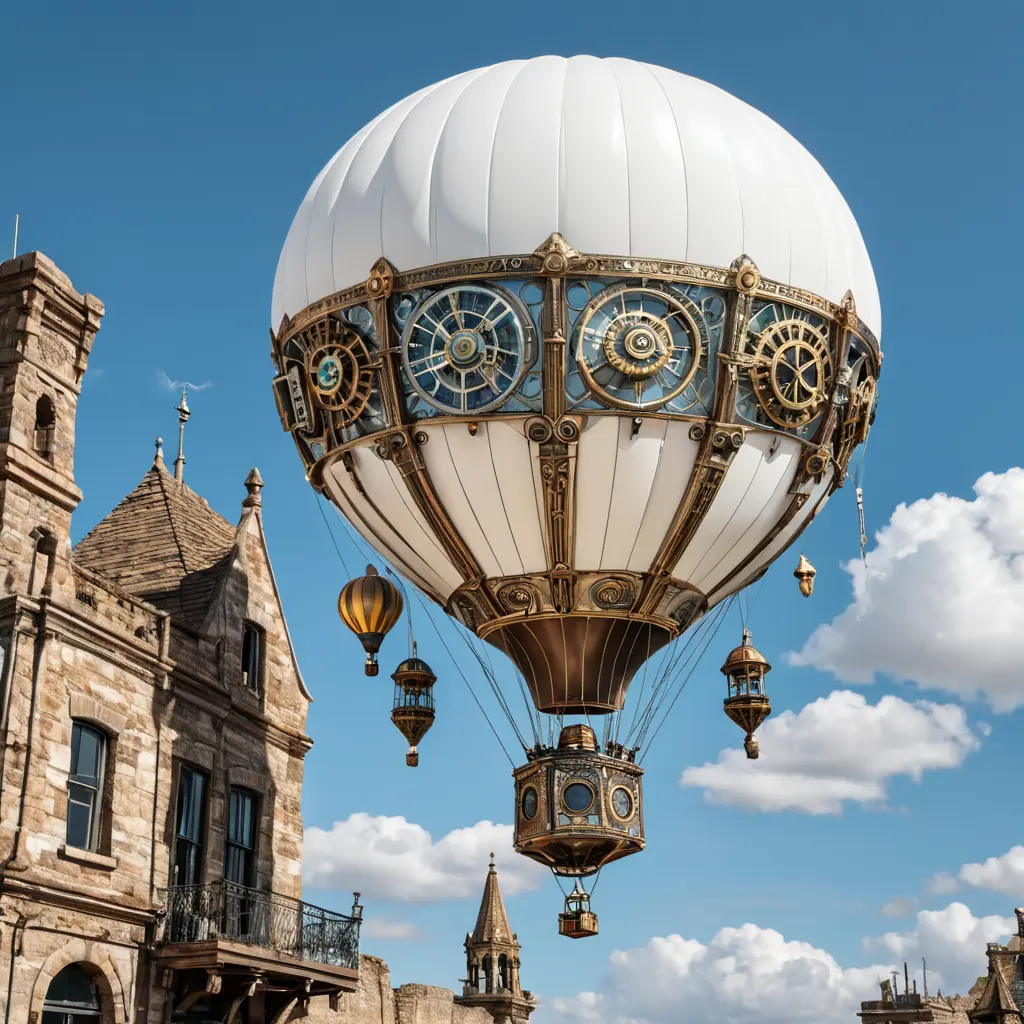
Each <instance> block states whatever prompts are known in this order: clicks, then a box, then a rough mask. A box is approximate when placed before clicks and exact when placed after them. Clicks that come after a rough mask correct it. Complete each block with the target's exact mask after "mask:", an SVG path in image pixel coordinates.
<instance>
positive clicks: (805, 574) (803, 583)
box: [793, 553, 818, 597]
mask: <svg viewBox="0 0 1024 1024" xmlns="http://www.w3.org/2000/svg"><path fill="white" fill-rule="evenodd" d="M793 575H794V576H795V577H796V578H797V579H798V580H799V581H800V593H801V594H803V595H804V597H810V596H811V594H813V593H814V577H815V576H817V575H818V570H817V569H815V568H814V566H813V565H811V563H810V562H809V561H808V560H807V556H806V555H805V554H803V553H801V555H800V561H799V562H798V563H797V567H796V568H795V569H794V570H793Z"/></svg>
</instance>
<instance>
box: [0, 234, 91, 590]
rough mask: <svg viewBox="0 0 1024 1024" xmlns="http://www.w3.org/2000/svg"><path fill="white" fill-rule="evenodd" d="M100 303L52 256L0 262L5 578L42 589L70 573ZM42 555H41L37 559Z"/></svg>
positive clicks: (14, 586)
mask: <svg viewBox="0 0 1024 1024" xmlns="http://www.w3.org/2000/svg"><path fill="white" fill-rule="evenodd" d="M102 316H103V303H102V302H100V301H99V299H97V298H95V297H94V296H92V295H79V293H78V292H76V291H75V289H74V288H73V287H72V284H71V281H70V280H69V279H68V277H67V275H66V274H64V273H63V272H62V271H61V270H59V269H58V268H57V266H56V265H55V264H54V263H53V262H52V261H51V260H50V259H48V258H47V257H46V256H44V255H43V254H42V253H39V252H30V253H26V254H25V255H24V256H19V257H18V258H17V259H13V260H8V261H7V262H6V263H3V264H0V580H2V581H3V591H4V592H5V593H8V594H10V593H14V592H19V591H20V592H23V593H27V592H32V593H35V594H37V595H38V594H39V593H40V592H41V591H42V590H43V588H44V587H45V588H46V590H47V592H48V593H49V592H51V591H52V589H53V588H54V587H56V588H57V589H62V588H63V587H64V585H65V584H66V582H67V580H68V576H69V573H68V562H69V554H70V531H71V513H72V512H73V511H74V509H75V507H76V506H77V505H78V503H79V501H81V499H82V492H81V491H80V490H79V489H78V487H77V486H76V485H75V472H74V454H75V410H76V407H77V404H78V395H79V392H80V389H81V383H82V377H83V375H84V374H85V368H86V364H87V362H88V360H89V353H90V351H91V350H92V343H93V339H94V338H95V337H96V332H97V331H98V330H99V326H100V319H101V317H102ZM40 556H42V557H40Z"/></svg>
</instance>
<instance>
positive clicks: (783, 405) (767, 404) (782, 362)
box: [750, 319, 832, 427]
mask: <svg viewBox="0 0 1024 1024" xmlns="http://www.w3.org/2000/svg"><path fill="white" fill-rule="evenodd" d="M750 375H751V379H752V380H753V384H754V394H755V395H756V396H757V400H758V402H759V403H760V405H761V408H762V409H763V410H764V411H765V414H766V415H767V416H768V417H769V419H771V420H772V422H773V423H777V424H778V425H779V426H782V427H799V426H801V425H803V424H804V423H807V422H809V421H810V420H812V419H814V417H815V416H817V414H818V411H819V410H820V408H821V406H822V405H823V403H824V402H825V399H826V397H827V395H828V388H829V386H830V383H831V378H832V355H831V352H830V351H829V342H828V333H827V328H819V327H816V326H814V325H813V324H810V323H808V322H807V321H806V320H800V319H791V320H781V321H778V322H776V323H773V324H772V325H771V326H770V327H767V328H766V329H765V330H764V331H762V333H761V334H760V336H759V337H758V339H757V349H756V351H755V353H754V363H753V366H752V367H751V370H750Z"/></svg>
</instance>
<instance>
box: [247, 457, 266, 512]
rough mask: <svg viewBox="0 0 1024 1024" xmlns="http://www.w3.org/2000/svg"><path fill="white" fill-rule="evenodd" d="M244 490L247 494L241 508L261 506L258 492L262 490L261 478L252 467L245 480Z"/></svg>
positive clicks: (258, 472) (257, 471) (261, 500)
mask: <svg viewBox="0 0 1024 1024" xmlns="http://www.w3.org/2000/svg"><path fill="white" fill-rule="evenodd" d="M245 489H246V490H247V491H248V492H249V493H248V494H247V495H246V497H245V498H244V499H243V500H242V508H259V507H260V506H261V505H262V504H263V499H262V498H261V497H260V491H261V490H262V489H263V477H261V476H260V471H259V470H258V469H257V468H256V467H255V466H253V467H252V469H250V470H249V475H248V476H247V477H246V478H245Z"/></svg>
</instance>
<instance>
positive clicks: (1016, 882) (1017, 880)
mask: <svg viewBox="0 0 1024 1024" xmlns="http://www.w3.org/2000/svg"><path fill="white" fill-rule="evenodd" d="M957 877H958V879H959V880H960V882H961V883H962V884H963V885H970V886H972V887H973V888H975V889H989V890H991V891H992V892H1001V893H1005V894H1006V895H1007V896H1013V897H1014V898H1015V899H1020V898H1024V846H1014V847H1013V848H1012V849H1010V850H1007V851H1006V853H1004V854H1003V855H1002V856H1000V857H989V858H988V860H986V861H985V862H984V863H982V864H964V865H963V867H961V868H960V871H959V872H958V874H957Z"/></svg>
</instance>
